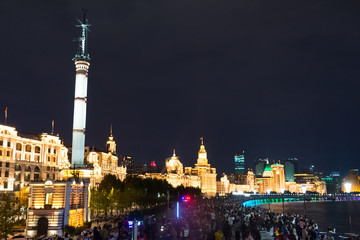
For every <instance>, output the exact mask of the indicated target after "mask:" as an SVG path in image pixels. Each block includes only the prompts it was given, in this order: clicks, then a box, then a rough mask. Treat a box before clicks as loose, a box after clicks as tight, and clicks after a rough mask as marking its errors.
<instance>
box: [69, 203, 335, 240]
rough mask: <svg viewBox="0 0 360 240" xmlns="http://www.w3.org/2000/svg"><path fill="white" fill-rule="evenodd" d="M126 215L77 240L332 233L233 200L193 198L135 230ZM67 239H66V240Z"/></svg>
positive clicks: (299, 238)
mask: <svg viewBox="0 0 360 240" xmlns="http://www.w3.org/2000/svg"><path fill="white" fill-rule="evenodd" d="M134 224H135V222H131V221H129V219H128V216H126V215H125V216H122V217H119V218H117V219H114V221H113V222H109V223H108V224H104V226H102V227H100V226H95V227H94V228H92V229H89V230H87V231H84V232H83V233H82V234H81V236H78V237H77V238H78V239H84V240H89V239H94V240H108V239H110V240H130V239H134V236H133V235H134V232H136V234H137V239H139V240H144V239H150V240H157V239H162V240H198V239H199V240H200V239H201V240H207V239H208V240H221V239H224V240H230V239H236V240H240V239H241V240H261V238H262V235H261V233H260V231H263V232H264V233H266V235H267V236H271V237H272V238H273V239H274V240H286V239H289V240H330V239H334V234H335V230H334V229H330V228H329V229H328V231H327V232H326V233H325V234H320V233H319V231H318V225H317V224H316V222H315V221H314V220H312V219H307V218H305V217H303V216H300V215H295V214H280V213H274V212H272V211H270V210H268V209H264V208H258V207H257V208H251V207H244V206H242V205H241V204H240V203H239V201H236V200H234V199H224V198H212V199H194V200H193V201H191V202H187V203H182V211H181V217H180V218H170V217H165V216H164V217H161V218H158V219H156V218H155V217H154V216H146V217H144V218H143V219H142V221H139V222H137V224H139V225H138V226H137V227H136V231H134ZM66 240H67V239H66Z"/></svg>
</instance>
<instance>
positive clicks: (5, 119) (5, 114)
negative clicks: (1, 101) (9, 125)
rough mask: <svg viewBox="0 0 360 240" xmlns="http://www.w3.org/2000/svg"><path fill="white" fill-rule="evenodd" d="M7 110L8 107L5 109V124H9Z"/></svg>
mask: <svg viewBox="0 0 360 240" xmlns="http://www.w3.org/2000/svg"><path fill="white" fill-rule="evenodd" d="M7 109H8V107H6V108H5V124H6V122H7Z"/></svg>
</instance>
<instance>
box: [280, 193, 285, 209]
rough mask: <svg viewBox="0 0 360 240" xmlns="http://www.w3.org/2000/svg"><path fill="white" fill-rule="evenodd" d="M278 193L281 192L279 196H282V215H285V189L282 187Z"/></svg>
mask: <svg viewBox="0 0 360 240" xmlns="http://www.w3.org/2000/svg"><path fill="white" fill-rule="evenodd" d="M280 192H281V195H282V207H283V214H285V206H284V200H285V199H284V192H285V188H284V187H281V188H280Z"/></svg>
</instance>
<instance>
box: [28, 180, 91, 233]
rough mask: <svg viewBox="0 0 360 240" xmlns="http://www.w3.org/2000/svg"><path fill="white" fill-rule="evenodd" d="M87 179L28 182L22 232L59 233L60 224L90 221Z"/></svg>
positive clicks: (60, 229) (76, 224) (77, 223)
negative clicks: (26, 206)
mask: <svg viewBox="0 0 360 240" xmlns="http://www.w3.org/2000/svg"><path fill="white" fill-rule="evenodd" d="M88 179H89V178H87V179H86V178H85V179H81V178H80V179H79V178H77V179H76V178H72V179H69V180H68V181H51V180H48V181H46V182H44V181H40V182H32V183H31V186H30V194H29V207H28V215H27V221H26V233H27V235H28V236H30V237H35V236H51V235H62V230H63V226H66V225H69V226H73V227H79V226H82V225H83V223H84V222H85V221H90V210H89V199H90V198H89V193H90V187H89V182H88V181H87V180H88Z"/></svg>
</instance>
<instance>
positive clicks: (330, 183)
mask: <svg viewBox="0 0 360 240" xmlns="http://www.w3.org/2000/svg"><path fill="white" fill-rule="evenodd" d="M321 181H324V182H326V192H327V193H340V192H341V179H340V172H331V173H330V176H326V177H323V178H321Z"/></svg>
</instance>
